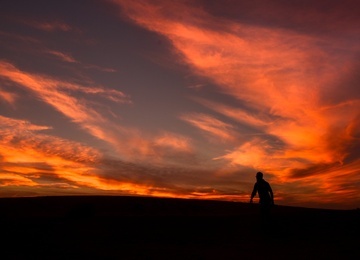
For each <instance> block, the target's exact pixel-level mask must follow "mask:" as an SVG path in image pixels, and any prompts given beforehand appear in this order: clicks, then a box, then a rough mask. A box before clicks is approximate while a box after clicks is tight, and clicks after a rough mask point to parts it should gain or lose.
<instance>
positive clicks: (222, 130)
mask: <svg viewBox="0 0 360 260" xmlns="http://www.w3.org/2000/svg"><path fill="white" fill-rule="evenodd" d="M180 118H181V119H182V120H184V121H185V122H188V123H189V124H191V125H193V126H195V127H197V128H199V129H200V130H202V131H204V132H206V133H207V134H210V136H212V137H217V138H218V140H220V141H233V140H235V139H236V132H235V130H234V126H232V125H231V124H228V123H225V122H223V121H221V120H219V119H217V118H215V117H213V116H210V115H205V114H200V113H193V114H186V115H182V116H181V117H180Z"/></svg>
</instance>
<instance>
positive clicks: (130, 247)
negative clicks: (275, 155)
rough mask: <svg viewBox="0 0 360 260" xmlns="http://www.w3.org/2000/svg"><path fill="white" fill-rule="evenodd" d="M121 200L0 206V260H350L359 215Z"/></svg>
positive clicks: (46, 200) (24, 201)
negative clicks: (263, 214) (266, 220)
mask: <svg viewBox="0 0 360 260" xmlns="http://www.w3.org/2000/svg"><path fill="white" fill-rule="evenodd" d="M258 206H259V205H257V204H247V203H237V202H224V201H209V200H187V199H165V198H150V197H126V196H121V197H117V196H66V197H35V198H2V199H0V214H1V215H0V220H1V223H2V226H3V228H2V234H3V238H4V239H3V241H5V242H3V243H2V248H3V249H2V253H1V255H0V256H1V259H262V258H267V259H357V258H358V257H359V256H360V253H359V249H358V246H359V242H360V222H359V220H360V213H359V210H325V209H310V208H298V207H287V206H278V205H276V206H274V208H273V210H272V219H271V223H270V224H269V225H267V227H266V228H265V229H264V228H263V227H261V225H260V224H259V219H260V218H259V207H258Z"/></svg>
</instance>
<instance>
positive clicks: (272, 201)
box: [269, 184, 274, 205]
mask: <svg viewBox="0 0 360 260" xmlns="http://www.w3.org/2000/svg"><path fill="white" fill-rule="evenodd" d="M269 193H270V198H271V203H272V204H273V205H274V193H273V191H272V189H271V186H270V184H269Z"/></svg>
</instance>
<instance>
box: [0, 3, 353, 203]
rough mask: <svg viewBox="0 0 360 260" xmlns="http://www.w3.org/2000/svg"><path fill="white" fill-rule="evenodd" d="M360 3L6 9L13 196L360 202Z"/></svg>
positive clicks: (1, 82) (7, 166)
mask: <svg viewBox="0 0 360 260" xmlns="http://www.w3.org/2000/svg"><path fill="white" fill-rule="evenodd" d="M359 58H360V8H359V2H358V1H356V0H354V1H352V0H341V1H340V0H339V1H338V0H326V1H325V0H319V1H307V0H305V1H304V0H301V1H300V0H294V1H284V0H272V1H270V0H252V1H237V0H224V1H216V0H174V1H167V0H151V1H150V0H86V1H85V0H82V1H70V0H61V1H60V0H59V1H58V0H55V1H47V0H33V1H27V0H11V1H10V0H3V1H1V2H0V197H28V196H62V195H139V196H156V197H173V198H194V199H216V200H226V201H239V202H248V201H249V199H250V194H251V191H252V188H253V185H254V183H255V181H256V180H255V174H256V172H258V171H261V172H263V173H264V179H265V180H267V181H268V182H269V183H270V184H271V186H272V188H273V191H274V195H275V204H278V205H288V206H301V207H321V208H330V209H353V208H359V207H360V192H359V191H360V86H359V85H360V74H359V71H360V62H359V60H360V59H359Z"/></svg>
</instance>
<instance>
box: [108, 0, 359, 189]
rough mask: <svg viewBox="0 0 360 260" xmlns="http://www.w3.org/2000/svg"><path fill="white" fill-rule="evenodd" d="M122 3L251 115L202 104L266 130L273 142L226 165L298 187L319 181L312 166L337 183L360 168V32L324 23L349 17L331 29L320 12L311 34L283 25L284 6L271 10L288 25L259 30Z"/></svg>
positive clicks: (241, 152) (188, 11)
mask: <svg viewBox="0 0 360 260" xmlns="http://www.w3.org/2000/svg"><path fill="white" fill-rule="evenodd" d="M113 2H114V3H116V4H118V5H119V6H120V7H121V9H122V13H123V14H124V15H126V16H127V17H129V18H130V19H131V20H132V21H133V22H135V23H136V24H138V25H140V26H142V27H144V28H146V29H148V30H150V31H154V32H156V33H158V34H160V35H162V36H163V37H165V38H166V39H168V40H169V42H170V43H171V44H172V46H173V47H174V51H175V52H176V54H180V57H181V59H182V62H184V63H186V64H188V65H190V66H191V67H192V69H193V72H194V73H195V74H197V75H200V76H204V77H206V78H209V79H211V80H212V81H213V82H214V83H216V84H217V86H218V87H219V89H221V91H222V92H225V93H227V94H229V95H230V96H232V97H234V98H236V99H237V100H239V101H241V102H244V103H246V104H247V105H248V106H249V107H248V108H249V109H246V108H245V109H237V110H236V109H230V108H229V107H228V106H225V105H222V104H211V103H210V102H209V101H204V100H201V101H200V103H202V104H204V105H205V106H207V107H208V108H210V109H212V110H215V111H216V112H218V113H221V114H223V115H225V116H227V117H229V118H231V119H235V120H237V121H242V122H243V123H245V124H246V123H247V124H248V125H250V126H254V127H257V128H261V131H262V132H263V133H264V134H265V135H264V136H263V137H261V138H260V137H253V138H251V137H249V141H248V142H246V143H243V144H241V145H240V146H238V147H235V148H234V150H232V151H229V152H228V153H227V154H225V155H222V156H219V157H218V158H223V159H225V160H227V161H229V162H230V163H234V164H239V165H249V166H252V167H256V168H257V167H261V168H263V169H268V170H269V171H271V172H272V173H276V174H277V176H279V177H281V180H282V181H284V180H288V181H290V182H291V181H293V180H292V178H295V176H296V178H300V179H301V178H302V177H301V175H298V174H295V175H294V174H292V172H294V171H297V170H300V171H301V169H304V170H305V169H309V171H308V175H307V176H308V177H309V178H310V177H312V178H314V180H316V178H317V176H316V171H311V167H312V166H311V165H317V166H319V167H321V166H323V167H324V165H327V166H330V168H328V169H327V167H325V168H324V169H327V171H326V172H327V173H328V174H329V176H330V175H331V174H330V172H331V169H333V167H336V165H343V164H352V163H355V164H357V162H356V161H353V160H354V159H353V158H356V157H358V156H359V153H358V152H356V151H355V150H354V149H353V148H352V147H354V146H355V147H359V139H358V138H357V137H356V136H357V134H354V133H353V132H352V131H353V129H354V127H353V125H354V124H355V125H357V124H358V123H354V122H357V121H358V119H357V118H358V117H359V111H360V103H359V101H360V100H359V93H358V90H356V89H358V88H357V87H354V86H355V85H358V84H359V83H360V80H359V79H356V76H354V75H355V74H354V71H355V70H356V68H359V67H358V63H357V61H356V60H355V58H354V57H356V56H358V54H359V51H360V49H359V45H358V41H356V40H354V38H353V37H352V34H350V33H349V32H350V31H351V32H354V31H357V32H359V30H358V29H356V27H354V26H352V27H351V28H352V29H351V30H350V31H349V30H345V31H341V30H339V28H341V26H337V25H340V24H343V23H344V22H345V23H346V21H344V20H341V21H339V23H338V24H336V20H332V22H333V24H332V25H331V26H328V25H327V24H326V22H325V21H328V20H329V19H330V18H329V17H336V16H337V15H335V16H334V15H333V14H339V13H340V15H341V12H342V11H343V9H341V8H340V9H337V8H336V5H334V6H331V8H330V9H331V10H330V11H329V12H328V11H326V12H324V13H323V14H322V18H321V19H322V20H319V17H316V16H315V10H312V12H311V14H310V16H312V19H315V18H316V19H317V26H318V27H317V28H316V29H314V28H311V26H310V24H307V25H306V26H305V27H303V28H302V29H301V28H300V26H299V23H301V21H300V20H297V19H290V20H291V23H292V24H290V25H289V24H288V25H285V23H281V19H280V18H281V17H282V16H284V15H285V16H286V12H284V10H285V9H286V8H285V9H281V8H280V7H279V6H278V5H280V4H279V3H275V4H274V5H272V6H271V7H272V8H271V9H274V10H275V11H276V12H277V13H278V14H279V17H280V18H276V17H274V16H272V15H270V16H267V18H268V19H270V20H269V21H270V22H269V21H268V22H261V21H260V22H259V20H256V19H251V17H247V16H246V15H245V13H244V14H243V15H244V17H242V16H240V17H239V18H238V19H231V18H227V17H225V16H221V15H219V16H216V15H213V14H216V13H217V11H216V10H217V9H215V8H214V9H211V7H209V8H208V7H207V8H201V4H200V3H199V5H189V4H188V3H187V2H186V1H175V2H167V1H156V2H151V3H150V2H147V1H136V2H129V1H122V0H114V1H113ZM260 2H261V1H260ZM240 5H241V4H240ZM280 6H281V5H280ZM289 8H290V7H289ZM260 9H261V10H262V12H263V13H264V14H265V13H266V14H271V13H269V12H268V11H265V9H264V8H260ZM169 10H177V13H178V14H180V13H181V15H176V14H175V13H173V12H169ZM254 10H256V9H254ZM170 13H171V15H170ZM296 13H297V14H300V13H301V10H300V11H296ZM145 14H146V15H145ZM295 17H300V16H297V15H295ZM275 18H276V19H275ZM353 18H354V17H353ZM271 21H272V23H271ZM292 26H293V27H292ZM316 30H317V31H316ZM315 31H316V33H314V32H315ZM338 35H341V37H338ZM344 77H347V78H351V80H344ZM341 82H348V84H347V86H346V88H347V89H349V90H351V91H348V92H346V93H345V92H341V93H342V94H341V99H339V98H336V97H339V90H340V89H342V88H343V87H342V86H341ZM355 82H356V83H355ZM347 93H348V94H347ZM249 111H251V112H249ZM345 111H346V112H345ZM183 119H185V121H187V122H190V123H191V124H193V125H194V126H196V127H198V128H200V129H203V130H205V131H208V132H211V133H212V134H214V133H215V134H216V133H217V135H218V136H223V138H225V137H226V136H228V134H227V131H219V130H218V128H212V127H209V124H208V123H207V122H208V120H205V119H204V118H202V119H199V118H196V117H194V116H193V117H190V116H188V117H185V118H183ZM220 126H221V124H220ZM225 128H226V127H225ZM220 129H221V127H220ZM350 129H352V130H350ZM214 130H216V131H214ZM350 132H351V133H350ZM231 136H233V135H231ZM269 138H270V139H269ZM274 140H277V142H273V141H274ZM278 143H281V146H282V147H281V149H278ZM264 144H265V147H264ZM309 167H310V168H309ZM357 167H359V168H360V165H357ZM353 174H354V173H353ZM325 175H326V174H325ZM325 182H326V185H328V187H329V188H328V189H327V190H326V192H329V191H334V192H336V191H338V189H339V188H338V186H337V184H336V183H333V182H331V181H330V180H329V181H328V180H325Z"/></svg>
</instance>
